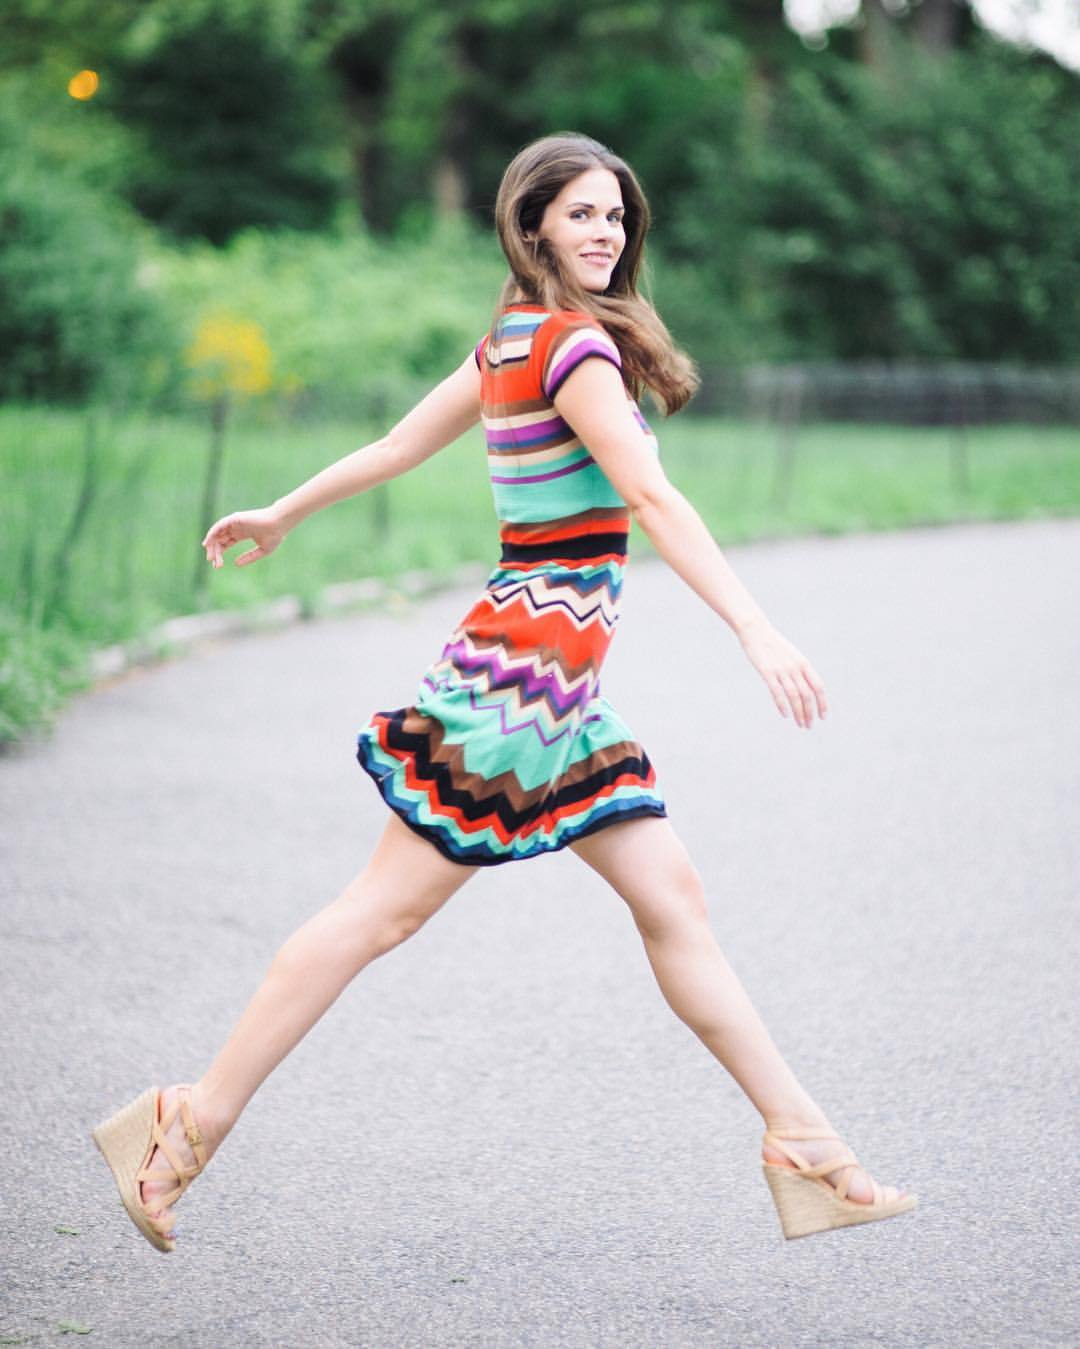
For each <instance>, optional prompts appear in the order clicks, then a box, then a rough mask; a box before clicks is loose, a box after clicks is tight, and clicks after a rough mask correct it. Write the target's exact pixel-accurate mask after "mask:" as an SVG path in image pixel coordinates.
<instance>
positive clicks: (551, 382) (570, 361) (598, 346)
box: [544, 337, 621, 398]
mask: <svg viewBox="0 0 1080 1349" xmlns="http://www.w3.org/2000/svg"><path fill="white" fill-rule="evenodd" d="M589 356H603V358H604V360H605V361H610V362H611V364H612V365H614V366H616V367H619V366H620V364H621V363H620V361H619V357H618V356H617V355H616V353H615V352H614V351H612V350H611V348H610V347H607V346H604V345H603V343H601V342H599V341H597V340H596V339H595V338H592V337H590V338H588V339H587V340H586V341H584V342H578V343H577V345H576V346H575V347H573V349H572V350H571V351H568V352H567V353H566V355H565V356H564V357H563V358H562V360H560V361H557V362H556V363H555V365H553V366H552V367H551V371H550V373H549V375H548V382H547V388H546V389H545V390H544V393H545V394H547V396H548V397H549V398H550V397H551V396H552V395H553V394H554V393H556V392H557V391H558V389H559V387H560V385H561V384H562V382H563V380H564V379H566V377H567V375H569V373H570V372H571V370H573V369H574V368H575V367H576V366H578V365H580V364H581V362H582V361H584V360H586V359H587V358H588V357H589Z"/></svg>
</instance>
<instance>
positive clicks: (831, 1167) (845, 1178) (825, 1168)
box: [764, 1129, 860, 1199]
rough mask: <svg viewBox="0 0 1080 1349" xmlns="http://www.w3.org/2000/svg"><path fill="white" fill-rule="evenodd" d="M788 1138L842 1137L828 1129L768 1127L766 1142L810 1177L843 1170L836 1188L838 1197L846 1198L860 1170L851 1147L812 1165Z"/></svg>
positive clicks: (835, 1138)
mask: <svg viewBox="0 0 1080 1349" xmlns="http://www.w3.org/2000/svg"><path fill="white" fill-rule="evenodd" d="M788 1138H790V1139H792V1140H795V1141H798V1140H800V1139H809V1138H829V1139H833V1140H835V1142H837V1143H840V1139H839V1138H838V1137H837V1135H836V1134H834V1133H832V1132H830V1131H829V1130H828V1129H766V1131H765V1138H764V1142H766V1143H768V1144H769V1146H770V1147H774V1148H775V1149H776V1150H777V1152H782V1153H783V1154H784V1156H785V1157H786V1158H787V1159H788V1161H789V1162H791V1163H792V1164H793V1165H794V1166H795V1168H796V1169H797V1170H798V1171H799V1173H800V1174H801V1175H804V1176H806V1177H807V1178H808V1179H819V1178H822V1177H824V1176H827V1175H829V1174H830V1172H833V1171H841V1170H842V1171H843V1172H844V1174H843V1175H842V1176H841V1177H840V1180H839V1182H838V1183H837V1185H836V1187H835V1189H836V1195H837V1198H838V1199H844V1198H846V1197H847V1192H848V1186H849V1185H850V1184H851V1177H852V1176H853V1175H854V1173H855V1171H856V1170H858V1168H859V1165H860V1163H859V1159H858V1158H857V1157H856V1156H855V1154H854V1153H853V1152H852V1151H851V1149H850V1148H848V1147H844V1150H843V1152H840V1153H838V1154H837V1155H836V1156H835V1157H830V1158H829V1159H828V1160H827V1161H824V1162H816V1163H814V1165H811V1164H810V1163H809V1162H808V1161H807V1160H806V1158H805V1157H803V1156H801V1155H800V1154H799V1153H798V1152H796V1150H795V1149H794V1148H792V1147H789V1146H788V1144H787V1143H786V1142H785V1141H784V1140H785V1139H788Z"/></svg>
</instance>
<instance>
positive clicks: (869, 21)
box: [857, 0, 896, 71]
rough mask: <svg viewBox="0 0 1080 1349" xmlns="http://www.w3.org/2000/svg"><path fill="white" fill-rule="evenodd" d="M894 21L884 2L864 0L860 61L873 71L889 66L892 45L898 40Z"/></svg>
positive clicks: (859, 45) (860, 30)
mask: <svg viewBox="0 0 1080 1349" xmlns="http://www.w3.org/2000/svg"><path fill="white" fill-rule="evenodd" d="M894 26H895V25H894V20H893V18H892V15H891V13H890V12H889V10H888V9H887V8H886V6H885V4H884V2H883V0H862V27H861V28H860V29H859V40H858V44H857V47H858V52H859V60H860V61H861V62H862V63H863V65H864V66H869V67H870V68H871V69H872V70H880V71H883V70H885V69H886V68H887V67H888V65H889V60H890V55H891V52H892V44H893V42H894V41H895V40H896V33H895V31H894Z"/></svg>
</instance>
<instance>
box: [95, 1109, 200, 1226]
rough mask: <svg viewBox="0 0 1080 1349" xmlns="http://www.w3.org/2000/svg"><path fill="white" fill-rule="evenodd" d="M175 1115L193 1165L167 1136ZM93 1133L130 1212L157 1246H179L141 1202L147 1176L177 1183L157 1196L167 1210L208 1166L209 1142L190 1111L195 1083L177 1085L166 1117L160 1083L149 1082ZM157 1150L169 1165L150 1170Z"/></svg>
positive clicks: (131, 1216)
mask: <svg viewBox="0 0 1080 1349" xmlns="http://www.w3.org/2000/svg"><path fill="white" fill-rule="evenodd" d="M177 1115H179V1117H180V1122H181V1125H182V1126H183V1129H184V1136H185V1138H186V1139H187V1143H188V1146H189V1147H190V1148H191V1152H192V1156H193V1157H194V1159H195V1162H194V1165H185V1163H184V1162H183V1161H182V1160H181V1159H180V1158H179V1157H178V1156H177V1154H176V1151H175V1149H174V1147H173V1146H172V1145H171V1144H170V1142H169V1140H168V1137H167V1135H168V1131H169V1129H170V1128H171V1127H172V1124H173V1122H174V1120H175V1119H176V1117H177ZM92 1137H93V1139H94V1142H95V1143H96V1144H97V1146H98V1150H99V1151H100V1153H101V1155H102V1156H103V1157H104V1158H105V1160H106V1162H107V1163H108V1164H109V1170H110V1171H111V1172H112V1173H113V1179H114V1180H115V1181H116V1188H117V1189H118V1190H119V1191H120V1198H121V1200H122V1201H123V1205H124V1208H125V1209H126V1210H127V1214H128V1217H129V1218H130V1219H131V1221H132V1222H133V1223H134V1224H135V1226H136V1227H137V1228H138V1229H139V1231H140V1232H141V1233H142V1234H143V1236H144V1237H145V1238H146V1239H147V1241H149V1242H150V1244H151V1245H152V1246H154V1247H155V1248H156V1249H157V1250H159V1251H165V1252H168V1251H172V1250H175V1249H176V1242H175V1241H174V1240H173V1238H172V1237H171V1236H167V1235H166V1234H165V1232H163V1231H162V1229H161V1226H160V1224H159V1223H158V1222H157V1221H155V1219H154V1218H153V1217H152V1216H151V1214H149V1213H148V1212H147V1211H146V1209H145V1208H144V1207H143V1202H142V1194H141V1186H142V1183H143V1182H144V1181H148V1180H153V1181H163V1180H171V1181H172V1182H173V1188H172V1189H171V1190H170V1191H169V1193H168V1194H164V1195H162V1196H161V1198H160V1199H159V1201H158V1202H159V1203H160V1206H161V1211H164V1210H166V1209H169V1208H171V1207H172V1206H173V1204H175V1203H176V1201H177V1200H178V1199H179V1198H180V1196H181V1195H182V1194H183V1193H184V1191H185V1190H186V1189H187V1187H188V1186H189V1185H190V1184H191V1182H192V1181H193V1180H194V1179H195V1177H196V1176H197V1175H199V1173H200V1172H201V1171H202V1169H203V1167H204V1166H205V1165H206V1160H207V1159H206V1148H205V1144H204V1142H203V1138H202V1134H201V1133H200V1132H199V1126H198V1125H197V1124H196V1122H195V1117H194V1115H193V1114H192V1111H191V1088H190V1087H180V1088H178V1090H177V1099H176V1103H175V1104H174V1105H173V1107H172V1109H171V1110H170V1111H169V1112H168V1115H167V1116H166V1117H164V1118H163V1117H162V1100H161V1092H160V1091H159V1090H158V1088H157V1087H150V1088H149V1089H148V1090H146V1091H144V1092H143V1094H142V1095H141V1096H138V1097H136V1099H135V1100H134V1101H131V1102H130V1103H129V1104H128V1105H126V1106H124V1108H123V1109H122V1110H119V1111H117V1113H116V1114H115V1115H113V1117H112V1119H108V1120H106V1121H105V1122H104V1124H99V1125H98V1126H97V1128H96V1129H94V1130H93V1131H92ZM155 1149H158V1150H159V1152H160V1155H161V1159H162V1161H164V1162H165V1163H167V1168H166V1167H156V1168H155V1169H154V1170H153V1171H151V1170H150V1169H149V1168H150V1160H151V1158H152V1157H153V1155H154V1150H155Z"/></svg>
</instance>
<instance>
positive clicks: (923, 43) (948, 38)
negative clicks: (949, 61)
mask: <svg viewBox="0 0 1080 1349" xmlns="http://www.w3.org/2000/svg"><path fill="white" fill-rule="evenodd" d="M962 17H963V14H962V11H961V7H960V0H922V3H921V4H920V5H919V8H918V9H917V10H916V11H915V15H914V22H913V25H912V29H913V32H914V34H915V41H916V42H917V43H918V44H919V46H920V47H921V48H922V50H923V51H924V52H926V54H927V55H928V56H933V57H942V56H948V54H949V53H950V52H951V51H953V50H954V49H955V48H956V44H957V42H958V40H959V37H960V20H961V18H962Z"/></svg>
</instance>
